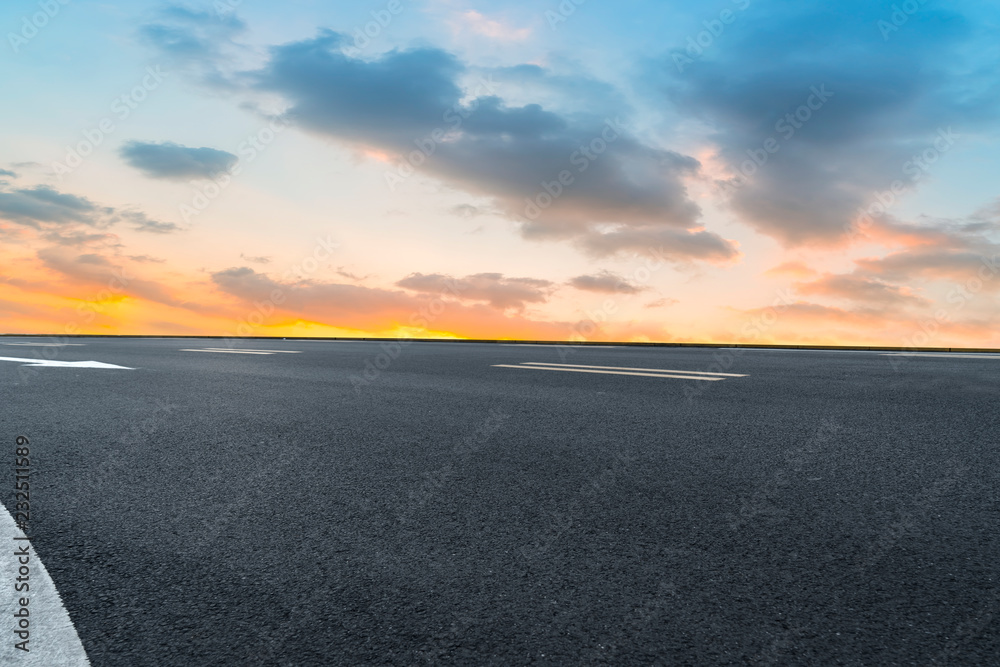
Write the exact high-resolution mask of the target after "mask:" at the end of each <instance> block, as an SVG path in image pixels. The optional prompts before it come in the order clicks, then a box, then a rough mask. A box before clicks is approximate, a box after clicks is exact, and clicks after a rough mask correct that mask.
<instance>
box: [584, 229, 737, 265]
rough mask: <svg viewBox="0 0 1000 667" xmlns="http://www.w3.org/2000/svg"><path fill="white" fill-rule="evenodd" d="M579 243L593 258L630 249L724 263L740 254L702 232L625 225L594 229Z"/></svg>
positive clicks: (733, 245)
mask: <svg viewBox="0 0 1000 667" xmlns="http://www.w3.org/2000/svg"><path fill="white" fill-rule="evenodd" d="M581 246H582V247H583V248H584V249H585V250H586V251H587V252H588V253H590V254H592V255H594V256H596V257H608V256H611V255H614V254H616V253H620V252H632V253H635V254H639V255H647V256H650V257H654V258H656V259H661V260H666V261H670V262H676V263H686V262H690V261H692V260H701V261H705V262H710V263H714V264H727V263H731V262H733V261H735V260H737V259H739V258H740V257H742V256H743V253H741V252H740V251H739V244H738V243H736V242H735V241H727V240H726V239H724V238H722V237H721V236H719V235H717V234H713V233H712V232H706V231H693V232H691V231H684V230H680V231H678V230H672V229H657V228H637V229H629V228H626V229H622V230H620V231H612V232H595V233H593V234H591V235H588V236H586V237H585V238H583V239H582V241H581Z"/></svg>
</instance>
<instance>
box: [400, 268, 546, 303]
mask: <svg viewBox="0 0 1000 667" xmlns="http://www.w3.org/2000/svg"><path fill="white" fill-rule="evenodd" d="M396 285H397V286H398V287H402V288H404V289H408V290H412V291H414V292H423V293H425V294H448V295H449V296H452V297H453V298H456V299H460V300H466V301H483V302H486V303H488V304H489V305H490V306H492V307H494V308H497V309H499V310H506V309H508V308H513V309H516V310H523V309H524V308H525V307H526V306H527V304H529V303H544V302H545V301H547V300H548V297H549V293H550V292H551V290H552V287H553V283H552V282H550V281H548V280H539V279H537V278H505V277H504V276H503V275H502V274H499V273H477V274H475V275H471V276H466V277H465V278H453V277H451V276H446V275H442V274H439V273H432V274H422V273H414V274H411V275H409V276H407V277H406V278H403V279H402V280H400V281H398V282H397V283H396Z"/></svg>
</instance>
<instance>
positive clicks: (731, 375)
mask: <svg viewBox="0 0 1000 667" xmlns="http://www.w3.org/2000/svg"><path fill="white" fill-rule="evenodd" d="M523 363H525V364H527V365H530V366H557V367H560V368H562V367H567V368H604V369H608V370H615V371H653V372H655V373H684V374H687V375H713V376H721V377H727V378H745V377H747V376H746V375H737V374H736V373H708V372H705V371H679V370H676V369H672V368H671V369H668V368H629V367H626V366H587V365H585V364H550V363H547V362H544V361H525V362H523Z"/></svg>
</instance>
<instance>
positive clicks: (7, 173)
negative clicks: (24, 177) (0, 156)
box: [0, 169, 17, 178]
mask: <svg viewBox="0 0 1000 667" xmlns="http://www.w3.org/2000/svg"><path fill="white" fill-rule="evenodd" d="M0 176H7V177H8V178H17V174H16V173H14V172H13V171H11V170H9V169H0Z"/></svg>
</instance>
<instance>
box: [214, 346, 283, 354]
mask: <svg viewBox="0 0 1000 667" xmlns="http://www.w3.org/2000/svg"><path fill="white" fill-rule="evenodd" d="M204 351H205V352H262V353H264V354H302V351H301V350H245V349H243V348H238V349H237V348H233V349H229V348H228V347H206V348H204Z"/></svg>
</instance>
